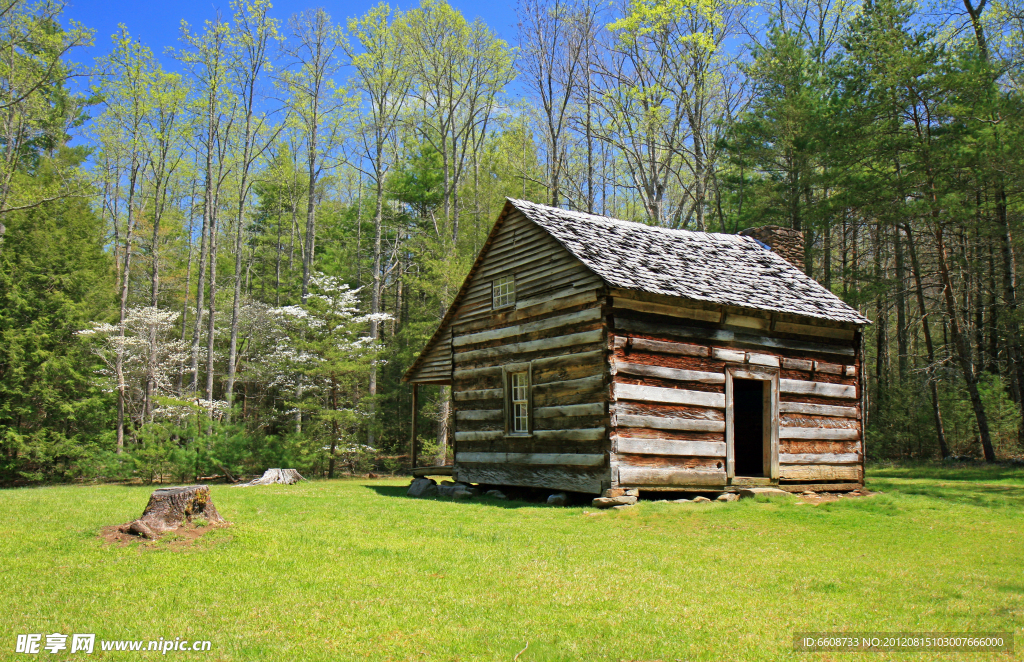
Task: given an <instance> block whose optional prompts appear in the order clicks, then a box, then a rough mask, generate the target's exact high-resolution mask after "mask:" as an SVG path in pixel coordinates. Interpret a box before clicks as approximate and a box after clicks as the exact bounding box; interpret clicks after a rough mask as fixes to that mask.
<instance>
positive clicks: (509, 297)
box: [491, 275, 516, 308]
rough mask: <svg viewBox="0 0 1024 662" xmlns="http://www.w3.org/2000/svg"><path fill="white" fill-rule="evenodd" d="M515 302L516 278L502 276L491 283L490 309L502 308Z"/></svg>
mask: <svg viewBox="0 0 1024 662" xmlns="http://www.w3.org/2000/svg"><path fill="white" fill-rule="evenodd" d="M515 302H516V277H515V276H512V275H509V276H502V277H501V278H495V279H494V281H492V283H491V307H493V308H504V307H505V306H511V305H512V304H514V303H515Z"/></svg>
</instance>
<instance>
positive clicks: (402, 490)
mask: <svg viewBox="0 0 1024 662" xmlns="http://www.w3.org/2000/svg"><path fill="white" fill-rule="evenodd" d="M363 487H365V488H366V489H368V490H373V491H374V492H376V493H377V494H379V495H381V496H386V497H401V498H403V499H418V500H421V501H454V502H455V503H465V504H473V505H477V506H492V507H495V508H505V509H511V508H556V507H557V506H549V505H547V504H546V503H537V502H531V501H523V500H520V499H512V498H509V499H495V498H494V497H489V496H478V497H473V498H471V499H465V500H462V501H459V500H456V499H452V498H451V497H445V496H432V497H410V496H406V492H407V491H408V490H409V487H408V486H407V485H364V486H363ZM590 498H591V499H593V497H592V496H591V497H590ZM588 503H589V502H588ZM570 505H582V504H575V503H571V504H570Z"/></svg>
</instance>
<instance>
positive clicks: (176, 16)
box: [64, 0, 516, 69]
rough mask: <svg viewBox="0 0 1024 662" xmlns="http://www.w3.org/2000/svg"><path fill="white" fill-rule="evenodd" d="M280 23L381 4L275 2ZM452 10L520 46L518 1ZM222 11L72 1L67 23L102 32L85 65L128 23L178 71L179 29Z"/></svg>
mask: <svg viewBox="0 0 1024 662" xmlns="http://www.w3.org/2000/svg"><path fill="white" fill-rule="evenodd" d="M272 2H273V5H274V9H273V11H272V14H273V16H274V17H275V18H278V19H281V20H282V21H284V20H286V19H287V18H288V17H289V16H291V15H292V14H294V13H295V12H298V11H301V10H303V9H308V8H310V7H324V8H326V9H327V11H328V12H329V13H330V14H331V17H332V18H333V19H334V21H335V22H342V21H344V20H345V19H347V18H349V17H353V16H360V15H362V14H363V13H365V12H366V11H367V10H368V9H369V8H370V7H373V6H374V5H376V4H377V0H342V1H340V2H339V1H334V2H322V1H321V2H317V1H316V0H272ZM390 4H391V6H392V7H398V8H400V9H403V10H405V9H409V8H411V7H415V6H416V5H418V4H419V2H418V0H410V1H408V2H401V3H396V2H392V3H390ZM449 4H451V5H452V6H453V7H456V8H457V9H459V10H461V11H462V13H463V15H465V16H466V18H467V19H469V20H473V19H474V18H476V17H480V18H482V19H483V20H484V21H485V22H486V23H487V24H488V25H489V26H490V27H491V29H492V30H494V31H495V32H497V33H498V34H499V36H501V37H502V38H503V39H505V40H506V41H508V42H510V43H513V42H514V40H515V22H516V16H515V7H516V1H515V0H507V1H505V2H480V1H477V2H471V1H470V2H467V1H466V0H449ZM217 10H220V11H221V13H222V15H224V16H230V14H231V11H230V7H229V0H170V1H168V0H70V6H69V7H68V9H67V11H65V13H64V18H65V20H67V19H74V20H75V21H78V22H79V23H82V24H83V25H85V26H86V27H88V28H92V29H94V30H95V31H96V46H95V47H94V48H91V49H89V50H88V51H80V52H79V53H77V54H76V55H75V56H73V57H74V59H76V60H78V61H79V62H83V63H84V62H91V61H92V59H93V58H95V57H97V56H100V55H102V54H104V53H106V52H107V51H108V50H109V49H110V44H111V41H110V36H111V35H112V34H114V32H115V31H116V30H117V25H118V23H124V24H125V25H126V26H127V27H128V30H129V32H130V33H131V34H132V35H133V36H135V37H137V38H139V39H141V40H142V42H143V43H144V44H146V45H147V46H149V47H150V48H151V49H152V50H153V52H154V53H155V54H156V55H157V56H158V57H160V59H161V61H162V62H163V65H164V67H165V68H168V69H175V68H176V66H175V63H174V62H173V61H168V59H167V58H165V57H163V52H164V49H165V48H166V47H167V46H177V45H178V26H179V25H180V23H181V20H182V19H185V20H186V21H188V22H189V23H190V24H191V25H193V26H199V25H202V23H203V21H205V20H208V19H211V18H213V17H214V16H215V15H216V12H217Z"/></svg>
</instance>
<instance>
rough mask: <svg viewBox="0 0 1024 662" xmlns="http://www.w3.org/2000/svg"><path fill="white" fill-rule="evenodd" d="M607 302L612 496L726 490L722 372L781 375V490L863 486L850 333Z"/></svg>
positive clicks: (724, 312) (621, 299)
mask: <svg viewBox="0 0 1024 662" xmlns="http://www.w3.org/2000/svg"><path fill="white" fill-rule="evenodd" d="M612 294H613V296H612V298H611V301H610V305H609V307H610V308H611V310H612V313H613V321H612V330H611V337H610V348H611V350H612V351H611V354H610V357H609V361H610V372H611V374H612V384H611V387H610V389H609V397H610V401H611V403H610V413H611V421H610V423H611V426H612V432H611V463H610V464H611V474H612V482H613V484H614V485H623V486H630V487H634V486H635V487H649V488H651V487H661V488H669V487H682V486H691V487H698V486H708V487H721V486H725V485H726V484H728V482H729V481H728V478H727V475H726V435H725V426H726V411H725V406H726V395H725V373H726V366H729V365H733V366H745V367H747V368H769V369H773V370H777V371H778V373H779V377H780V380H779V423H780V427H779V465H780V466H779V479H780V482H781V483H799V482H822V481H827V482H830V483H844V482H855V483H861V482H863V445H862V437H861V432H862V425H861V424H862V418H861V389H860V384H859V381H858V376H859V371H860V370H861V365H860V358H859V356H858V351H857V349H856V347H857V345H856V344H855V343H856V341H857V338H856V335H855V333H856V332H855V330H854V329H853V328H843V327H842V326H841V325H829V324H828V323H823V324H820V325H819V323H817V322H812V321H808V320H805V319H801V318H788V317H786V318H783V317H779V316H772V315H770V314H767V313H763V312H758V311H743V310H733V309H722V308H718V307H714V306H700V305H699V304H693V305H692V306H679V305H673V303H672V300H671V299H668V298H667V297H665V298H659V297H655V296H649V295H641V294H637V293H633V292H628V291H621V290H613V292H612Z"/></svg>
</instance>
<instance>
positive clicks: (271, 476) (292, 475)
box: [235, 469, 306, 487]
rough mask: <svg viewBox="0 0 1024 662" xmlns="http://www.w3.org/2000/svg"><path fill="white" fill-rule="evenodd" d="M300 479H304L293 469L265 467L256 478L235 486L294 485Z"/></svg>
mask: <svg viewBox="0 0 1024 662" xmlns="http://www.w3.org/2000/svg"><path fill="white" fill-rule="evenodd" d="M300 480H306V479H305V478H303V477H302V475H301V474H299V472H298V471H296V470H295V469H267V470H266V471H264V472H263V475H262V476H260V477H259V478H257V479H256V480H251V481H249V482H248V483H242V484H241V485H236V486H235V487H249V486H250V485H273V484H275V483H279V484H281V485H294V484H295V483H297V482H299V481H300Z"/></svg>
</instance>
